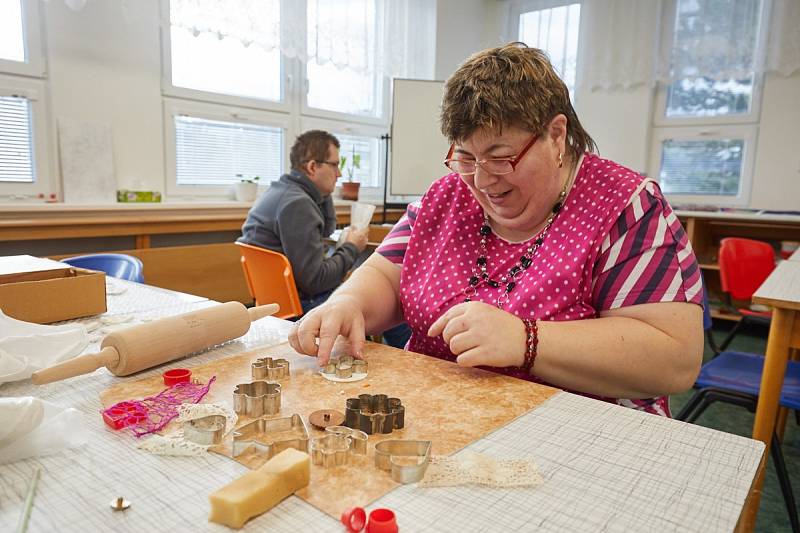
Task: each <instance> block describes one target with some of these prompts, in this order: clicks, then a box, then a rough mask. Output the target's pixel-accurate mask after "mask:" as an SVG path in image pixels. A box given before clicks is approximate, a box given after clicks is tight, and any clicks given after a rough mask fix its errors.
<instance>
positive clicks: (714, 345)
mask: <svg viewBox="0 0 800 533" xmlns="http://www.w3.org/2000/svg"><path fill="white" fill-rule="evenodd" d="M706 340H707V341H708V347H709V348H711V351H712V352H714V354H713V355H712V356H711V359H714V358H715V357H716V356H718V355H719V353H720V352H721V351H722V350H720V349H719V346H717V341H716V340H715V339H714V334H713V333H712V331H711V328H709V329H707V330H706Z"/></svg>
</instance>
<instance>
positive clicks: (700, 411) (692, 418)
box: [685, 394, 716, 424]
mask: <svg viewBox="0 0 800 533" xmlns="http://www.w3.org/2000/svg"><path fill="white" fill-rule="evenodd" d="M715 401H716V400H714V399H712V398H709V396H708V395H707V394H706V395H704V396H703V399H702V400H701V401H700V403H699V404H698V405H697V408H696V409H695V410H694V412H693V413H692V414H691V415H690V416H687V417H686V420H685V421H686V422H688V423H690V424H694V422H695V420H697V419H698V418H700V415H702V414H703V412H704V411H705V410H706V409H708V407H709V406H710V405H711V404H712V403H714V402H715Z"/></svg>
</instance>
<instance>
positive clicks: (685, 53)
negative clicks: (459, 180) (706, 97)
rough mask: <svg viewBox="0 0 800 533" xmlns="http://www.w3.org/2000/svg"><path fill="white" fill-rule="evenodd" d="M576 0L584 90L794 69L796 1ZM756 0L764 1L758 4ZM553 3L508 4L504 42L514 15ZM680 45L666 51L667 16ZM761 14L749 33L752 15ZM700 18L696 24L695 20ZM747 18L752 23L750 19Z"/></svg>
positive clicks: (521, 0)
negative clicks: (763, 20) (721, 3)
mask: <svg viewBox="0 0 800 533" xmlns="http://www.w3.org/2000/svg"><path fill="white" fill-rule="evenodd" d="M573 1H574V2H578V1H580V3H581V22H580V24H581V38H580V48H581V58H582V61H580V65H581V66H580V71H579V76H578V83H579V84H581V85H585V86H587V87H588V88H589V89H591V90H617V89H628V88H632V87H636V86H641V85H653V84H655V83H656V82H657V81H661V82H664V83H671V82H672V81H675V80H676V79H681V78H692V77H696V76H698V77H699V76H702V77H706V78H711V79H715V80H724V79H729V78H731V77H734V78H736V77H748V76H749V74H748V73H755V74H768V73H776V74H780V75H783V76H791V75H793V74H795V73H797V72H800V0H761V1H759V0H728V4H729V5H728V6H727V7H726V8H724V9H719V8H718V9H716V10H713V11H712V10H711V8H710V7H709V6H710V5H716V6H717V7H719V2H715V3H713V4H712V3H711V2H708V1H707V0H684V1H683V2H680V6H681V8H682V12H678V11H677V7H678V4H679V2H678V0H573ZM762 2H764V3H763V4H762ZM555 3H565V2H555V1H553V0H512V1H511V2H509V3H508V5H509V8H508V9H507V17H508V18H507V22H506V24H505V27H506V39H507V40H516V35H517V33H516V32H517V24H518V17H519V14H520V12H524V11H529V10H533V9H544V8H546V7H551V6H552V5H553V4H555ZM676 16H677V17H683V18H682V19H681V21H680V22H681V24H679V28H680V29H679V31H680V32H681V33H680V35H681V42H682V43H683V44H682V45H681V47H680V49H679V51H678V53H675V54H673V53H672V52H673V51H672V43H673V38H674V33H675V22H676V19H675V17H676ZM761 16H763V17H766V23H764V24H762V26H761V27H762V32H761V34H760V35H756V32H757V29H758V25H757V22H758V21H759V20H760V17H761ZM700 21H702V23H700ZM754 21H755V22H754Z"/></svg>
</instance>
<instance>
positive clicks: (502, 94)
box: [441, 43, 597, 161]
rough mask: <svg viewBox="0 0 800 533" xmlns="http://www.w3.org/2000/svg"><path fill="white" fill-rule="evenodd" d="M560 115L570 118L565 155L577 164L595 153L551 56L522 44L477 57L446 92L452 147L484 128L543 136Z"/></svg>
mask: <svg viewBox="0 0 800 533" xmlns="http://www.w3.org/2000/svg"><path fill="white" fill-rule="evenodd" d="M560 113H561V114H563V115H565V116H566V117H567V152H569V153H570V155H571V156H572V159H573V161H577V160H578V157H579V156H581V155H582V154H583V153H584V152H586V151H596V150H597V146H596V145H595V142H594V140H592V138H591V137H590V136H589V134H588V133H586V131H585V130H584V129H583V126H581V123H580V121H579V120H578V116H577V115H576V114H575V110H574V109H573V108H572V103H570V100H569V90H568V89H567V86H566V85H565V84H564V82H563V81H561V78H559V77H558V74H556V71H555V69H553V65H552V64H551V63H550V60H549V59H548V58H547V55H546V54H545V53H544V52H542V51H541V50H539V49H537V48H528V47H527V46H526V45H525V44H523V43H509V44H507V45H505V46H501V47H498V48H490V49H487V50H483V51H482V52H478V53H476V54H473V55H472V56H471V57H469V58H468V59H467V60H466V61H465V62H464V63H463V64H462V65H461V66H460V67H458V70H456V71H455V73H453V75H452V76H450V78H449V79H448V80H447V82H446V83H445V86H444V97H443V98H442V112H441V127H442V133H443V134H444V136H445V137H447V139H448V140H449V141H450V142H458V141H463V140H465V139H467V138H468V137H470V136H471V135H472V134H473V133H474V132H475V131H476V130H478V129H482V128H487V129H492V130H496V131H498V132H502V130H503V128H504V127H508V126H516V127H520V128H523V129H526V130H529V131H531V132H533V133H539V134H541V133H544V129H545V127H546V126H547V124H549V123H550V121H551V120H552V119H553V117H555V116H556V115H558V114H560Z"/></svg>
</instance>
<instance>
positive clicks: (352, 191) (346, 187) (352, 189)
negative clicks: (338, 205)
mask: <svg viewBox="0 0 800 533" xmlns="http://www.w3.org/2000/svg"><path fill="white" fill-rule="evenodd" d="M348 162H349V164H348ZM357 168H358V169H360V168H361V154H357V153H356V147H355V146H353V147H352V149H351V151H350V159H348V158H347V156H346V155H343V156H342V157H341V158H340V159H339V170H340V171H341V172H342V174H345V173H346V174H347V181H346V182H344V183H342V199H343V200H353V201H357V200H358V189H359V187H360V186H361V184H360V183H359V182H357V181H353V172H355V169H357Z"/></svg>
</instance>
